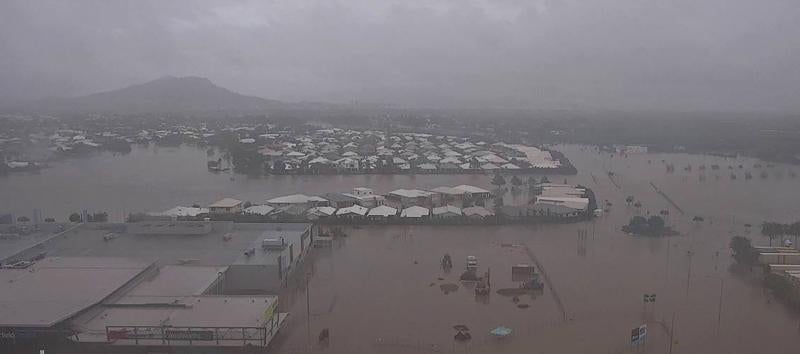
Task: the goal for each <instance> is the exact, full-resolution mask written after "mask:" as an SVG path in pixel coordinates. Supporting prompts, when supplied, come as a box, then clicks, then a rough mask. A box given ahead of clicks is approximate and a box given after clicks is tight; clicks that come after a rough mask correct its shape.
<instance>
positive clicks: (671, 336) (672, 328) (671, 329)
mask: <svg viewBox="0 0 800 354" xmlns="http://www.w3.org/2000/svg"><path fill="white" fill-rule="evenodd" d="M674 338H675V312H674V311H673V312H672V323H671V324H670V326H669V354H672V343H674V342H675V339H674Z"/></svg>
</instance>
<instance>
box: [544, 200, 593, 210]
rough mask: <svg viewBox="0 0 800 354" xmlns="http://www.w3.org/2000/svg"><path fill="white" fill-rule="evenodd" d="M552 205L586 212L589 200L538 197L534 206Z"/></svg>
mask: <svg viewBox="0 0 800 354" xmlns="http://www.w3.org/2000/svg"><path fill="white" fill-rule="evenodd" d="M537 204H539V205H542V204H551V205H561V206H565V207H568V208H571V209H575V210H586V208H588V207H589V199H588V198H571V197H538V198H536V203H535V204H534V205H537Z"/></svg>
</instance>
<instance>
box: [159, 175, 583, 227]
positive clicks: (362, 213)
mask: <svg viewBox="0 0 800 354" xmlns="http://www.w3.org/2000/svg"><path fill="white" fill-rule="evenodd" d="M537 188H538V189H537V193H539V196H538V197H536V198H535V200H532V202H531V203H528V204H526V205H520V206H513V205H502V204H500V205H499V206H494V207H490V206H489V204H493V203H492V201H491V198H492V197H493V194H492V193H491V192H490V191H488V190H486V189H483V188H480V187H475V186H470V185H459V186H455V187H446V186H443V187H437V188H433V189H431V190H421V189H396V190H393V191H390V192H388V193H386V194H382V195H381V194H375V193H374V192H373V190H372V189H371V188H364V187H358V188H354V189H353V190H352V192H350V193H328V194H324V195H320V196H317V195H305V194H292V195H286V196H280V197H275V198H271V199H269V200H267V201H266V202H265V203H264V204H259V205H250V204H249V203H247V204H246V203H245V202H243V201H241V200H237V199H232V198H225V199H222V200H219V201H217V202H215V203H213V204H211V205H209V206H208V207H207V208H202V207H176V208H173V209H170V210H167V211H164V212H162V213H155V214H151V215H158V216H170V217H183V218H199V217H206V216H208V217H211V218H217V219H226V218H233V219H236V218H238V219H244V220H274V221H304V220H306V221H307V220H320V221H323V220H329V221H334V220H346V221H358V220H364V221H381V220H384V221H385V220H396V219H406V220H408V219H411V220H421V219H451V218H458V219H471V220H482V219H487V218H494V217H496V216H501V217H503V218H505V219H528V218H534V217H554V218H575V217H580V216H583V215H587V212H588V208H589V201H588V198H586V192H587V191H586V189H585V188H582V187H577V186H569V185H557V184H550V183H547V184H542V185H539V186H538V187H537Z"/></svg>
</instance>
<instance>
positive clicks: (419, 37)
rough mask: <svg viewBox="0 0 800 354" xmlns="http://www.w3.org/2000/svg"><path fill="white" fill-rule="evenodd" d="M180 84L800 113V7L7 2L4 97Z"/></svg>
mask: <svg viewBox="0 0 800 354" xmlns="http://www.w3.org/2000/svg"><path fill="white" fill-rule="evenodd" d="M163 75H176V76H183V75H197V76H204V77H208V78H210V79H211V80H212V81H214V82H215V83H217V84H218V85H221V86H224V87H226V88H229V89H231V90H234V91H238V92H241V93H245V94H250V95H256V96H262V97H268V98H277V99H282V100H289V101H299V100H307V101H328V102H353V101H356V102H363V103H381V104H394V105H397V106H416V107H420V106H428V107H430V106H437V107H526V108H527V107H530V108H542V109H562V108H565V109H570V108H578V109H597V108H600V109H622V110H642V109H644V110H679V111H692V110H705V111H717V110H719V111H761V110H763V111H782V112H787V111H790V112H800V1H798V0H494V1H489V0H426V1H422V0H396V1H394V0H347V1H344V0H274V1H269V0H260V1H230V0H229V1H195V0H186V1H183V0H169V1H164V0H155V1H146V0H136V1H113V0H97V1H84V0H70V1H64V0H54V1H45V0H2V1H0V99H5V100H11V99H20V98H26V99H27V98H36V97H41V96H52V95H56V96H69V95H80V94H86V93H92V92H97V91H102V90H108V89H114V88H119V87H122V86H126V85H129V84H133V83H139V82H144V81H148V80H151V79H155V78H158V77H160V76H163Z"/></svg>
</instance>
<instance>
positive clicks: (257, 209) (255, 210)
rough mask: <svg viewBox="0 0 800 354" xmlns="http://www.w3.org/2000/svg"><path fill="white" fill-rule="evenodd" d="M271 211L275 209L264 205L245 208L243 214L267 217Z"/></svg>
mask: <svg viewBox="0 0 800 354" xmlns="http://www.w3.org/2000/svg"><path fill="white" fill-rule="evenodd" d="M273 210H275V208H273V207H271V206H269V205H266V204H264V205H253V206H251V207H249V208H245V209H244V212H245V214H255V215H268V214H269V213H271V212H272V211H273Z"/></svg>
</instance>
